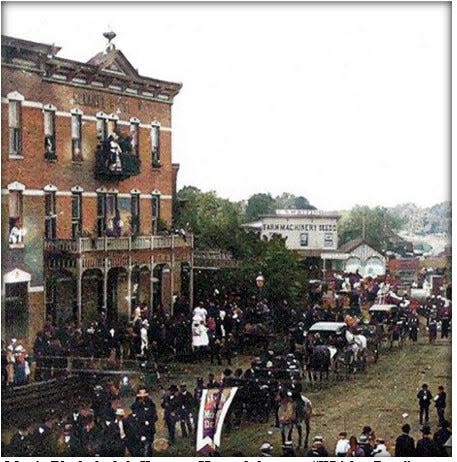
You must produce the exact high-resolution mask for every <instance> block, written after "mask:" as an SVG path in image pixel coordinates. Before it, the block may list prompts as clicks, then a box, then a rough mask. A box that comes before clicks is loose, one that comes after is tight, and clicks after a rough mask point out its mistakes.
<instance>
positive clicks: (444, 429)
mask: <svg viewBox="0 0 457 462" xmlns="http://www.w3.org/2000/svg"><path fill="white" fill-rule="evenodd" d="M451 434H452V433H451V431H450V430H449V422H448V421H447V420H446V419H443V421H442V422H441V424H440V428H439V429H438V430H437V431H436V432H435V434H434V435H433V441H434V442H435V444H436V446H437V447H438V450H439V452H440V456H443V457H447V452H446V448H445V447H444V445H445V444H446V441H447V440H448V439H449V437H450V436H451Z"/></svg>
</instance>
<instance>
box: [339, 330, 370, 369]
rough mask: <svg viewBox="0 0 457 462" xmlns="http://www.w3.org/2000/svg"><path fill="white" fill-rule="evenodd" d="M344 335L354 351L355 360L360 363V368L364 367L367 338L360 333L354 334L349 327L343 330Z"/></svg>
mask: <svg viewBox="0 0 457 462" xmlns="http://www.w3.org/2000/svg"><path fill="white" fill-rule="evenodd" d="M344 335H345V337H346V341H347V342H348V344H349V345H351V347H352V350H353V351H354V356H355V360H356V361H359V362H360V363H361V367H362V369H365V364H366V360H367V354H368V341H367V338H366V337H365V335H362V334H357V335H354V334H353V333H352V332H351V331H350V330H349V329H346V330H345V332H344Z"/></svg>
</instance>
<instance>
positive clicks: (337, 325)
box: [308, 321, 347, 334]
mask: <svg viewBox="0 0 457 462" xmlns="http://www.w3.org/2000/svg"><path fill="white" fill-rule="evenodd" d="M345 327H347V325H346V323H344V322H327V321H319V322H316V323H314V324H313V325H312V326H311V327H310V329H309V331H308V332H328V333H334V334H341V333H342V332H343V329H344V328H345Z"/></svg>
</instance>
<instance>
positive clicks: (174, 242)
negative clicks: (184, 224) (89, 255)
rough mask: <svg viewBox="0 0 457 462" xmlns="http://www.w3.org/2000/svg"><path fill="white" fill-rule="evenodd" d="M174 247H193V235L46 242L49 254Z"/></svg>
mask: <svg viewBox="0 0 457 462" xmlns="http://www.w3.org/2000/svg"><path fill="white" fill-rule="evenodd" d="M172 247H175V248H176V247H179V248H182V247H192V235H190V234H189V235H188V236H186V237H185V238H184V237H181V236H178V235H172V236H152V235H149V236H148V235H145V236H135V237H134V236H120V237H96V238H90V237H80V238H78V239H75V240H72V239H56V240H52V241H45V242H44V250H45V251H48V252H68V253H74V254H80V253H82V252H94V251H107V250H142V249H168V248H172Z"/></svg>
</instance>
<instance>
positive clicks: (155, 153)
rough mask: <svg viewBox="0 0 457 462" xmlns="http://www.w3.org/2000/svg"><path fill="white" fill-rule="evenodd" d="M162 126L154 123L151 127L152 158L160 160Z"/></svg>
mask: <svg viewBox="0 0 457 462" xmlns="http://www.w3.org/2000/svg"><path fill="white" fill-rule="evenodd" d="M159 130H160V127H158V126H157V125H154V126H153V127H152V128H151V150H152V159H153V160H159V158H160V131H159Z"/></svg>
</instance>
